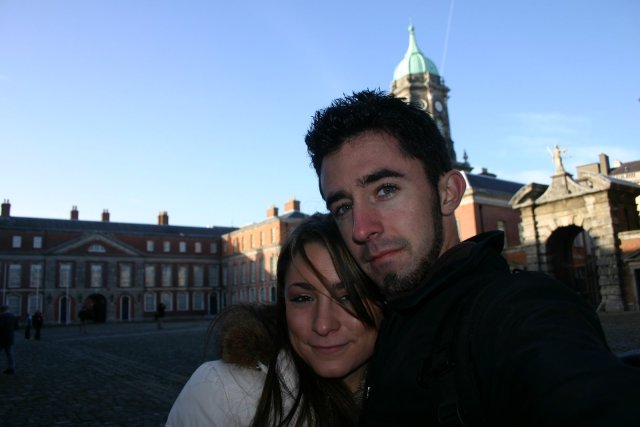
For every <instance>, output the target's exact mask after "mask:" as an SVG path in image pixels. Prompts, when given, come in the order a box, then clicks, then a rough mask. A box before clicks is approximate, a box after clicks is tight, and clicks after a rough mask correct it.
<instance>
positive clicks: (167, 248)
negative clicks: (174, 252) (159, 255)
mask: <svg viewBox="0 0 640 427" xmlns="http://www.w3.org/2000/svg"><path fill="white" fill-rule="evenodd" d="M162 249H163V250H164V251H165V252H171V242H162Z"/></svg>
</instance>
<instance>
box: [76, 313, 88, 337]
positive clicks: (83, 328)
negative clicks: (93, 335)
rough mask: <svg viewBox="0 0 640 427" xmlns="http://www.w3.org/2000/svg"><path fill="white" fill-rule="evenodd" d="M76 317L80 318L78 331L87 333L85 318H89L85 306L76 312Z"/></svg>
mask: <svg viewBox="0 0 640 427" xmlns="http://www.w3.org/2000/svg"><path fill="white" fill-rule="evenodd" d="M78 317H79V318H80V333H81V334H86V333H87V320H88V319H89V310H87V308H86V307H82V309H80V312H79V313H78Z"/></svg>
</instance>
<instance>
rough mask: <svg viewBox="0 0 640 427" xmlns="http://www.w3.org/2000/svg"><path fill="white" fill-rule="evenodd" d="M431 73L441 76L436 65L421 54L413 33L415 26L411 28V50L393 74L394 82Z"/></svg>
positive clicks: (409, 49) (408, 50)
mask: <svg viewBox="0 0 640 427" xmlns="http://www.w3.org/2000/svg"><path fill="white" fill-rule="evenodd" d="M424 73H430V74H435V75H436V76H439V75H440V74H438V69H437V68H436V64H434V63H433V61H432V60H430V59H429V58H427V57H426V56H424V55H423V54H422V52H420V48H418V44H417V43H416V35H415V33H414V32H413V25H410V26H409V48H408V49H407V53H405V54H404V58H402V61H400V63H399V64H398V66H397V67H396V69H395V71H394V72H393V80H398V79H400V78H402V77H404V76H407V75H409V74H424Z"/></svg>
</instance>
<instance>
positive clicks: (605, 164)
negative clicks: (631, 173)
mask: <svg viewBox="0 0 640 427" xmlns="http://www.w3.org/2000/svg"><path fill="white" fill-rule="evenodd" d="M598 159H599V160H600V173H601V174H602V175H609V172H610V171H611V169H610V168H609V156H607V155H606V154H604V153H600V156H598Z"/></svg>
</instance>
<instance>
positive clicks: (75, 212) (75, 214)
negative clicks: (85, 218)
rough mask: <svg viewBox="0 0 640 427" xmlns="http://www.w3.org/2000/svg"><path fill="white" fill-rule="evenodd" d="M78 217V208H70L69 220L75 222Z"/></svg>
mask: <svg viewBox="0 0 640 427" xmlns="http://www.w3.org/2000/svg"><path fill="white" fill-rule="evenodd" d="M78 216H79V212H78V207H77V206H72V207H71V219H72V220H73V221H77V220H78Z"/></svg>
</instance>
